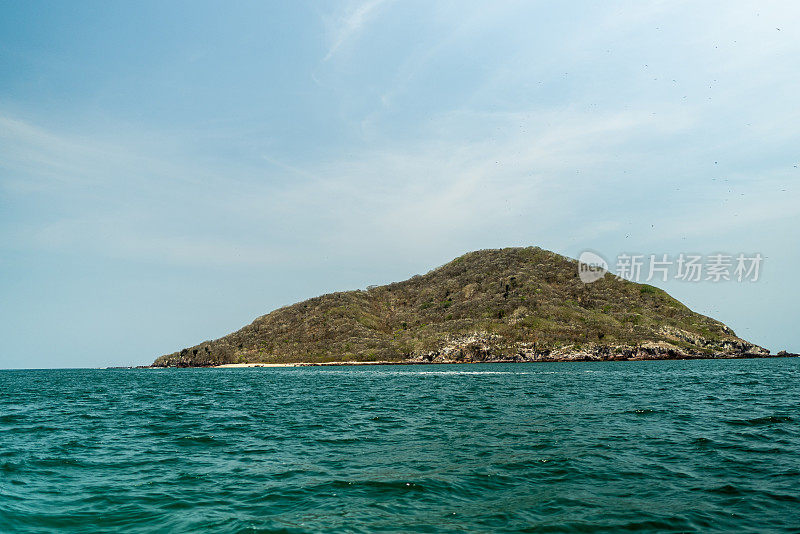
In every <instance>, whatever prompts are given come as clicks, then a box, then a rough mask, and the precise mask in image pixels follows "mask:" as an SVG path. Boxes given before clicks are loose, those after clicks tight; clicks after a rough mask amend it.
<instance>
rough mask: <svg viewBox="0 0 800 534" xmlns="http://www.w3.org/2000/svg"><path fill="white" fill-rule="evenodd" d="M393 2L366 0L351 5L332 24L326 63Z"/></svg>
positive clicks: (387, 0) (389, 0)
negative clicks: (383, 7) (381, 9)
mask: <svg viewBox="0 0 800 534" xmlns="http://www.w3.org/2000/svg"><path fill="white" fill-rule="evenodd" d="M391 1H392V0H366V1H363V2H358V3H355V4H351V5H350V6H349V7H348V8H347V9H346V10H345V12H344V14H342V15H340V16H338V17H336V18H334V19H333V20H332V21H331V23H330V29H329V31H330V34H331V44H330V46H329V47H328V53H327V54H325V58H324V61H328V60H329V59H331V58H332V57H333V56H334V55H335V54H336V53H337V52H338V50H339V48H340V47H341V46H342V45H343V44H345V43H346V42H347V41H350V40H352V39H354V38H356V36H357V35H358V34H359V33H360V32H361V31H362V30H363V29H364V27H365V26H366V25H367V23H368V22H369V21H370V19H371V18H372V17H374V16H375V14H376V13H377V12H378V10H379V8H380V7H382V6H384V5H386V4H388V3H389V2H391Z"/></svg>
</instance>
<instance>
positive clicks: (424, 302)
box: [153, 247, 769, 367]
mask: <svg viewBox="0 0 800 534" xmlns="http://www.w3.org/2000/svg"><path fill="white" fill-rule="evenodd" d="M767 355H769V351H767V350H765V349H763V348H761V347H758V346H756V345H753V344H752V343H748V342H747V341H745V340H743V339H740V338H739V337H737V336H736V335H735V334H734V332H733V331H732V330H731V329H730V328H728V327H727V326H725V325H724V324H722V323H720V322H719V321H716V320H714V319H711V318H709V317H706V316H704V315H700V314H698V313H695V312H693V311H691V310H690V309H689V308H687V307H686V306H684V305H683V304H681V303H680V302H678V301H677V300H675V299H674V298H672V297H670V296H669V295H668V294H667V293H666V292H664V291H663V290H661V289H658V288H656V287H653V286H650V285H646V284H637V283H633V282H629V281H627V280H623V279H621V278H618V277H616V276H613V275H612V274H610V273H606V275H605V276H604V277H603V278H601V279H600V280H598V281H596V282H594V283H591V284H584V283H583V282H581V280H580V279H579V277H578V262H577V261H576V260H573V259H570V258H567V257H564V256H561V255H559V254H555V253H553V252H549V251H546V250H542V249H540V248H537V247H529V248H504V249H499V250H480V251H477V252H470V253H468V254H464V255H463V256H460V257H458V258H456V259H454V260H453V261H451V262H449V263H447V264H446V265H443V266H441V267H439V268H437V269H434V270H432V271H430V272H429V273H427V274H424V275H417V276H414V277H412V278H410V279H408V280H405V281H403V282H396V283H392V284H388V285H384V286H376V287H370V288H369V289H367V290H355V291H346V292H341V293H331V294H328V295H323V296H320V297H315V298H312V299H309V300H306V301H303V302H300V303H297V304H293V305H291V306H286V307H284V308H280V309H278V310H275V311H273V312H271V313H268V314H267V315H263V316H261V317H259V318H257V319H256V320H255V321H253V323H252V324H250V325H248V326H245V327H244V328H242V329H241V330H238V331H236V332H234V333H232V334H229V335H227V336H224V337H222V338H220V339H217V340H214V341H206V342H203V343H200V344H199V345H196V346H194V347H190V348H186V349H183V350H181V351H179V352H175V353H172V354H167V355H164V356H161V357H159V358H158V359H156V361H155V362H154V363H153V366H155V367H195V366H214V365H222V364H231V363H310V364H315V363H333V362H398V363H401V362H402V363H452V362H484V361H486V362H488V361H562V360H625V359H677V358H731V357H747V356H767Z"/></svg>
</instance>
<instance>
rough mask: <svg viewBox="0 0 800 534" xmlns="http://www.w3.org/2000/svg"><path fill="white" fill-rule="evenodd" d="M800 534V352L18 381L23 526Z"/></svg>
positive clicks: (128, 373) (11, 500)
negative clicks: (759, 357)
mask: <svg viewBox="0 0 800 534" xmlns="http://www.w3.org/2000/svg"><path fill="white" fill-rule="evenodd" d="M200 530H203V531H210V532H336V531H348V532H375V531H400V532H462V531H476V532H502V531H530V532H534V531H535V532H598V531H601V532H602V531H608V532H618V531H625V530H637V531H644V532H647V531H652V532H662V531H677V532H684V531H689V532H691V531H701V532H709V531H717V532H722V531H726V532H727V531H749V532H800V359H797V358H785V359H770V360H725V361H656V362H609V363H542V364H482V365H448V366H375V367H333V368H320V367H311V368H257V369H162V370H151V369H140V370H43V371H0V531H2V532H87V533H88V532H190V531H200Z"/></svg>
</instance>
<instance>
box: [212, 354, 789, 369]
mask: <svg viewBox="0 0 800 534" xmlns="http://www.w3.org/2000/svg"><path fill="white" fill-rule="evenodd" d="M798 357H800V354H794V353H783V354H755V353H746V354H726V355H717V356H710V357H703V356H685V355H684V356H681V357H675V358H669V357H668V358H663V357H662V358H652V357H651V358H647V357H637V356H633V357H627V358H591V357H585V355H584V356H583V357H572V358H570V357H566V358H564V357H560V358H547V359H535V360H528V359H520V360H513V359H489V360H482V361H475V360H466V361H465V360H440V361H425V360H400V361H397V360H395V361H389V360H375V361H343V362H294V363H267V362H253V363H226V364H222V365H211V366H208V367H210V368H213V369H244V368H251V367H341V366H364V365H455V364H478V363H553V362H636V361H639V362H641V361H660V360H743V359H765V358H798ZM196 368H202V366H197V367H196Z"/></svg>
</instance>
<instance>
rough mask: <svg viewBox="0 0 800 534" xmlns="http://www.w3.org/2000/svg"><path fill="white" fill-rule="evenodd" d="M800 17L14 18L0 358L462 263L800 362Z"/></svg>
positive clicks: (184, 326) (6, 72) (232, 323)
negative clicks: (647, 309) (515, 254)
mask: <svg viewBox="0 0 800 534" xmlns="http://www.w3.org/2000/svg"><path fill="white" fill-rule="evenodd" d="M798 21H800V4H797V3H796V2H737V1H724V2H702V3H698V2H640V1H631V2H602V3H600V2H570V3H566V2H563V3H554V2H491V3H486V2H474V3H471V2H466V1H458V2H440V3H431V2H400V1H396V2H392V1H389V0H371V1H366V2H340V3H339V2H321V3H316V2H313V3H312V2H308V3H306V2H273V3H267V2H252V3H247V2H235V3H233V4H232V5H227V4H225V3H222V2H219V3H210V2H135V3H134V2H128V3H121V2H80V3H65V2H50V3H41V2H2V3H0V339H2V340H3V343H2V349H0V367H80V366H104V365H126V364H145V363H150V362H151V361H152V360H153V359H154V358H155V357H156V356H158V355H160V354H163V353H166V352H171V351H173V350H176V349H179V348H181V347H184V346H188V345H193V344H196V343H198V342H200V341H203V340H205V339H210V338H215V337H219V336H221V335H224V334H226V333H228V332H230V331H233V330H235V329H237V328H239V327H241V326H243V325H245V324H247V323H249V322H250V321H251V320H252V319H253V318H255V317H256V316H258V315H261V314H263V313H266V312H268V311H270V310H272V309H274V308H276V307H279V306H282V305H285V304H290V303H292V302H295V301H298V300H302V299H305V298H308V297H312V296H315V295H318V294H322V293H327V292H331V291H335V290H345V289H353V288H359V287H365V286H366V285H368V284H376V283H385V282H390V281H395V280H400V279H405V278H407V277H409V276H411V275H414V274H417V273H421V272H426V271H427V270H429V269H431V268H433V267H436V266H438V265H441V264H443V263H445V262H446V261H449V260H450V259H452V258H453V257H455V256H458V255H460V254H462V253H463V252H466V251H469V250H474V249H480V248H497V247H503V246H519V245H538V246H541V247H543V248H547V249H550V250H554V251H556V252H559V253H563V254H567V255H570V256H573V257H577V256H578V255H579V254H580V252H581V251H583V250H584V249H592V250H596V251H599V252H601V253H602V254H603V255H604V256H606V257H607V258H610V259H613V258H614V257H615V256H616V255H618V254H620V253H622V252H639V253H644V254H650V253H654V254H662V253H668V254H673V255H677V254H678V253H681V252H685V253H701V254H712V253H715V252H727V253H731V254H736V253H739V252H745V253H749V254H750V253H756V252H758V253H761V254H762V255H763V256H764V263H763V265H762V272H761V278H760V280H759V281H758V282H756V283H751V284H745V283H720V284H713V283H710V282H709V283H686V282H676V281H670V282H667V283H658V284H656V285H660V286H662V287H664V288H666V289H667V290H668V291H670V292H671V293H672V294H673V295H674V296H676V297H677V298H679V299H680V300H682V301H683V302H684V303H686V304H687V305H689V306H690V307H692V308H693V309H695V310H696V311H699V312H701V313H705V314H708V315H711V316H713V317H715V318H718V319H720V320H722V321H724V322H726V323H727V324H728V325H730V326H731V327H732V328H733V329H734V330H735V331H736V332H737V333H738V334H739V335H741V336H743V337H745V338H747V339H749V340H751V341H753V342H756V343H759V344H762V345H764V346H766V347H768V348H770V349H772V350H773V351H776V350H779V349H782V348H788V349H789V350H794V351H798V352H800V339H798V334H797V326H796V324H797V319H798V302H800V291H799V290H798V285H797V278H798V274H797V273H798V267H800V250H798V246H797V243H798V237H800V232H799V231H798V225H799V224H800V188H798V179H799V178H800V169H798V164H800V149H798V147H800V105H799V104H800V96H798V95H800V91H798V87H800V70H798V69H797V67H796V65H797V58H798V57H800V34H799V33H798V24H797V23H798Z"/></svg>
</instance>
